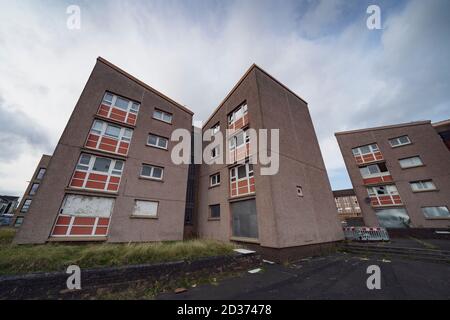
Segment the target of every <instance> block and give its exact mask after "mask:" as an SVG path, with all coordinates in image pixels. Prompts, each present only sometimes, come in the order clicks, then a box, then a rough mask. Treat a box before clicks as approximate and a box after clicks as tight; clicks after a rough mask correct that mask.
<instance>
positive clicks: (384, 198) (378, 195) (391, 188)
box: [367, 185, 402, 207]
mask: <svg viewBox="0 0 450 320" xmlns="http://www.w3.org/2000/svg"><path fill="white" fill-rule="evenodd" d="M367 193H368V194H369V198H370V203H371V205H372V206H375V207H377V206H392V205H401V204H402V200H401V198H400V195H399V194H398V191H397V187H396V186H395V185H384V186H376V187H368V188H367Z"/></svg>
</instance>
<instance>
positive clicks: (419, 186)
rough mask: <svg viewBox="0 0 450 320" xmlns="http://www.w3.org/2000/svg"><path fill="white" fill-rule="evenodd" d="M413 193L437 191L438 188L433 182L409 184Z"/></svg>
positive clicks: (424, 181) (425, 181)
mask: <svg viewBox="0 0 450 320" xmlns="http://www.w3.org/2000/svg"><path fill="white" fill-rule="evenodd" d="M409 184H410V185H411V189H412V190H413V191H427V190H436V186H435V185H434V183H433V181H431V180H423V181H414V182H410V183H409Z"/></svg>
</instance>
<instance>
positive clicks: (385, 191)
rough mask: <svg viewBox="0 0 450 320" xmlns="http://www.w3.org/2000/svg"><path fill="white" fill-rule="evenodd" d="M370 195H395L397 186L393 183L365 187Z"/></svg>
mask: <svg viewBox="0 0 450 320" xmlns="http://www.w3.org/2000/svg"><path fill="white" fill-rule="evenodd" d="M367 191H368V193H369V195H370V196H383V195H397V194H398V191H397V187H396V186H395V185H387V186H378V187H370V188H367Z"/></svg>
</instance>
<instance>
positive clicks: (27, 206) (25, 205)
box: [20, 199, 31, 213]
mask: <svg viewBox="0 0 450 320" xmlns="http://www.w3.org/2000/svg"><path fill="white" fill-rule="evenodd" d="M30 205H31V199H27V200H25V201H24V202H23V205H22V209H20V212H22V213H27V212H28V209H30Z"/></svg>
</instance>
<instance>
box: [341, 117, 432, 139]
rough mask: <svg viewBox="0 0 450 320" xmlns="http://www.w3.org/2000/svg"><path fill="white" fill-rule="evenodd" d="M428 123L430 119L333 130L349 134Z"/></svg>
mask: <svg viewBox="0 0 450 320" xmlns="http://www.w3.org/2000/svg"><path fill="white" fill-rule="evenodd" d="M428 123H431V121H430V120H423V121H413V122H406V123H399V124H393V125H387V126H380V127H372V128H364V129H356V130H349V131H340V132H335V133H334V135H335V136H337V135H343V134H351V133H358V132H365V131H375V130H384V129H391V128H400V127H407V126H417V125H421V124H428Z"/></svg>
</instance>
